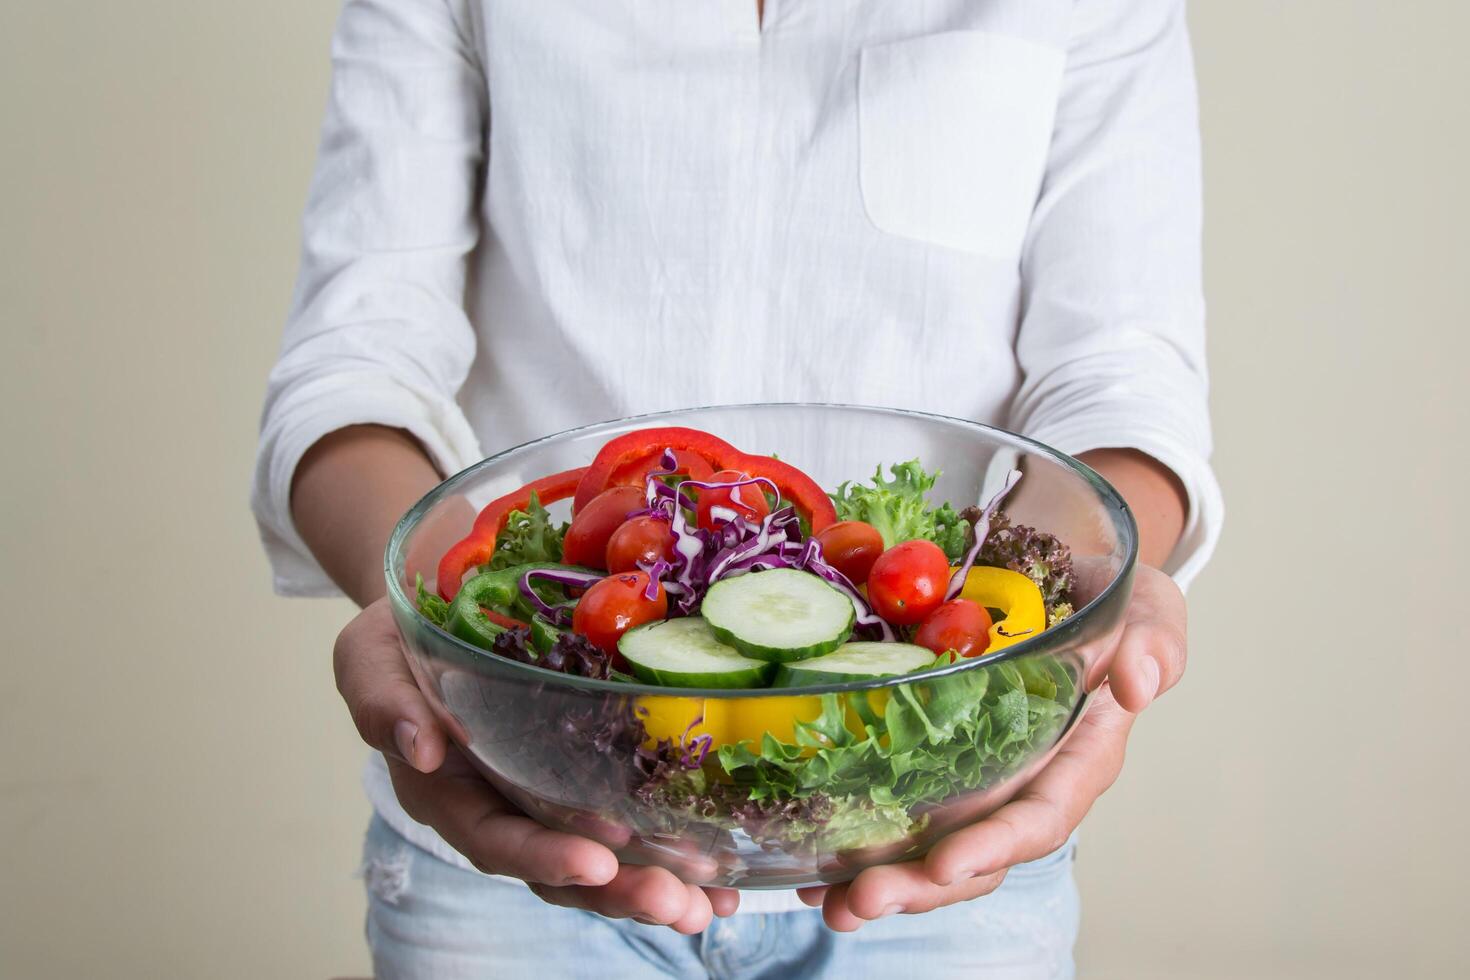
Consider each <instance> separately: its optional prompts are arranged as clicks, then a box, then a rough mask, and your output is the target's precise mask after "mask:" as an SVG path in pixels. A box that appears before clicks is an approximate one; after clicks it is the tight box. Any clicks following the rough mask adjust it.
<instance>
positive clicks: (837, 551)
mask: <svg viewBox="0 0 1470 980" xmlns="http://www.w3.org/2000/svg"><path fill="white" fill-rule="evenodd" d="M817 543H818V544H819V545H821V546H822V558H823V560H825V561H826V562H827V564H829V565H831V566H832V567H833V568H835V569H837V570H838V571H839V572H841V573H842V574H843V575H845V576H846V577H847V580H848V581H849V582H852V583H853V584H855V585H861V584H862V583H864V582H866V581H867V580H868V573H869V572H870V571H872V568H873V562H875V561H877V560H878V556H879V555H881V554H882V553H883V535H881V534H879V533H878V529H877V528H875V527H874V526H873V525H871V524H869V523H867V522H866V521H838V522H837V523H836V524H829V525H827V526H826V527H825V528H823V529H822V531H821V533H819V534H818V535H817Z"/></svg>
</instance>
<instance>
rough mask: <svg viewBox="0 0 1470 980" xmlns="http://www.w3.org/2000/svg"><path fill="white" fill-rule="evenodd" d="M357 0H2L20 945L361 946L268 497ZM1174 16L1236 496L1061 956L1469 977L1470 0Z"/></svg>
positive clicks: (227, 954) (169, 973)
mask: <svg viewBox="0 0 1470 980" xmlns="http://www.w3.org/2000/svg"><path fill="white" fill-rule="evenodd" d="M335 13H336V8H335V4H333V3H329V2H311V3H304V2H301V0H294V2H284V0H261V2H257V3H251V4H222V3H217V2H193V3H184V2H180V0H172V2H163V0H151V2H150V0H135V2H132V3H128V4H85V5H83V4H75V3H55V2H52V3H47V2H43V0H19V2H9V3H5V4H3V5H0V107H3V108H0V123H3V129H0V133H3V140H4V150H3V153H0V176H3V180H0V324H3V329H4V339H5V344H4V351H5V355H4V357H3V359H0V427H3V429H0V431H3V438H4V443H3V444H4V445H5V446H6V454H5V461H4V464H3V472H0V486H3V488H4V490H3V503H4V510H3V517H0V535H3V538H0V540H3V554H4V558H5V561H4V564H3V569H0V576H3V593H0V594H3V600H0V601H3V603H4V623H5V633H6V642H5V649H4V653H3V655H0V976H4V977H18V978H20V977H53V976H55V977H71V976H109V977H116V978H151V977H201V976H209V977H222V978H232V977H239V978H247V977H250V978H253V977H261V976H267V977H275V976H300V977H324V976H328V975H331V974H334V973H351V972H354V971H355V972H357V973H365V972H367V969H368V963H367V955H366V951H365V949H364V946H363V943H362V939H361V928H362V923H361V914H362V897H361V889H360V884H359V883H358V882H356V881H354V880H353V878H352V873H353V870H354V868H355V866H356V863H357V859H358V851H359V847H360V842H361V836H362V830H363V826H364V822H365V820H366V818H367V815H368V807H367V805H366V803H365V802H364V801H363V799H362V797H361V795H360V792H359V789H358V769H359V765H360V762H361V760H362V757H363V750H361V749H360V747H359V745H358V742H357V738H356V734H355V732H354V731H353V729H352V727H351V724H350V722H349V720H348V717H347V714H346V711H345V710H344V709H343V708H342V707H341V705H340V704H339V703H338V701H337V698H336V694H335V691H334V690H333V686H332V679H331V670H330V650H331V643H332V640H333V637H334V635H335V633H336V630H337V629H338V628H339V627H340V625H341V624H342V623H343V622H344V621H345V619H346V618H347V616H348V615H349V614H350V611H351V610H350V607H349V605H348V604H347V603H346V602H345V601H305V600H297V601H288V600H284V599H277V598H275V597H274V596H272V595H271V593H270V588H269V579H268V575H267V571H266V566H265V562H264V559H263V557H262V555H261V553H260V551H259V548H258V547H257V544H256V536H255V529H254V526H253V524H252V523H251V521H250V517H249V514H248V512H247V508H246V488H247V480H248V475H249V469H250V465H251V454H252V451H253V446H254V440H255V426H256V419H257V413H258V410H259V403H260V397H261V393H262V385H263V380H264V376H265V373H266V371H267V370H268V368H269V366H270V364H271V362H272V360H273V358H274V356H275V351H276V346H277V343H278V339H279V330H280V323H281V320H282V317H283V315H284V311H285V309H286V305H287V301H288V299H289V295H290V289H291V285H292V277H293V273H294V268H295V260H296V252H297V230H298V220H299V212H300V209H301V206H302V204H303V202H304V199H305V193H306V185H307V180H308V176H309V173H310V168H311V164H312V159H313V155H314V152H315V144H316V135H317V127H318V124H319V121H320V114H321V110H322V107H323V104H324V99H325V92H326V85H327V77H328V57H327V40H328V36H329V32H330V29H331V26H332V21H333V19H334V17H335ZM1191 19H1192V22H1193V25H1194V34H1195V47H1196V53H1197V59H1198V63H1199V70H1200V79H1201V90H1202V101H1203V114H1204V128H1205V134H1204V135H1205V147H1206V187H1207V201H1206V206H1207V212H1206V213H1207V243H1206V245H1207V256H1206V261H1207V277H1208V296H1209V301H1210V322H1211V339H1210V350H1211V355H1212V359H1213V361H1212V371H1213V377H1214V394H1213V404H1214V412H1215V426H1216V440H1217V454H1216V465H1217V469H1218V472H1219V474H1220V479H1221V481H1222V483H1223V485H1224V488H1225V494H1226V501H1227V506H1228V508H1229V517H1228V521H1227V526H1226V532H1225V537H1224V540H1223V543H1222V544H1221V546H1220V550H1219V552H1218V554H1217V556H1216V559H1215V561H1214V563H1213V565H1212V566H1211V567H1210V568H1209V569H1207V570H1206V572H1205V574H1204V575H1203V577H1202V578H1201V579H1200V581H1199V582H1198V584H1197V585H1196V587H1195V589H1194V591H1193V594H1192V597H1191V615H1192V651H1191V663H1190V668H1189V673H1188V675H1187V677H1186V679H1185V682H1184V684H1183V686H1182V687H1180V688H1179V689H1177V690H1176V691H1174V692H1172V693H1170V694H1169V695H1168V696H1167V697H1166V698H1164V699H1163V700H1162V701H1161V702H1160V703H1159V704H1157V705H1156V706H1155V707H1153V708H1151V709H1150V710H1149V712H1148V713H1147V714H1146V715H1145V717H1144V718H1143V719H1142V721H1141V722H1140V724H1139V726H1138V727H1137V728H1136V729H1135V734H1134V737H1133V740H1132V743H1131V749H1130V756H1129V762H1128V766H1127V768H1126V769H1125V771H1124V774H1123V777H1122V779H1121V780H1120V782H1119V783H1118V785H1117V786H1115V787H1114V789H1113V790H1112V791H1111V792H1110V793H1109V794H1108V795H1107V796H1105V797H1104V798H1103V800H1102V801H1101V802H1100V803H1099V805H1098V806H1097V808H1096V809H1095V810H1094V812H1093V814H1092V816H1091V817H1090V818H1089V820H1088V821H1087V823H1086V824H1085V825H1084V829H1083V838H1082V845H1081V853H1080V858H1079V863H1078V875H1079V879H1080V882H1081V886H1082V889H1083V899H1084V926H1083V937H1082V942H1081V946H1080V949H1079V956H1080V965H1081V974H1082V976H1084V977H1107V978H1120V980H1121V978H1150V977H1158V978H1165V977H1170V978H1175V977H1218V978H1227V977H1228V978H1234V977H1247V976H1249V977H1276V976H1279V977H1358V976H1361V977H1379V976H1422V977H1446V976H1453V975H1465V974H1466V972H1467V971H1470V952H1467V947H1466V944H1465V941H1464V936H1463V921H1464V917H1465V912H1466V909H1467V897H1466V889H1465V885H1464V880H1465V876H1466V874H1467V872H1470V860H1467V858H1470V855H1467V845H1466V842H1465V839H1466V835H1465V831H1464V826H1465V813H1466V812H1467V809H1470V790H1467V777H1466V771H1467V766H1466V764H1465V761H1464V759H1463V756H1462V753H1461V743H1460V742H1459V740H1458V737H1457V736H1459V734H1460V731H1461V729H1462V722H1461V713H1462V711H1463V709H1462V708H1461V705H1460V700H1461V699H1460V697H1459V691H1458V688H1459V685H1460V684H1462V683H1464V680H1465V677H1466V671H1465V669H1464V667H1463V663H1464V659H1465V656H1466V652H1467V651H1466V649H1465V642H1464V640H1465V630H1464V628H1463V626H1462V625H1460V624H1461V623H1463V621H1464V612H1463V610H1464V608H1465V606H1466V602H1465V600H1464V597H1463V595H1462V589H1463V585H1464V581H1465V576H1464V574H1463V571H1462V568H1461V562H1462V559H1461V556H1462V554H1463V553H1464V551H1465V544H1466V524H1465V520H1464V518H1463V516H1462V515H1463V510H1462V508H1461V507H1459V506H1456V505H1455V504H1454V501H1455V500H1457V499H1461V498H1463V496H1464V489H1463V488H1464V486H1465V484H1466V481H1467V479H1470V470H1467V467H1466V464H1465V462H1464V450H1465V443H1466V422H1467V416H1470V413H1467V407H1470V406H1467V397H1466V391H1465V388H1466V386H1467V380H1470V371H1467V367H1466V365H1467V356H1470V345H1467V341H1466V334H1467V330H1470V315H1467V314H1470V307H1467V303H1466V299H1465V296H1466V276H1467V273H1466V268H1467V265H1470V249H1467V244H1466V242H1467V236H1466V230H1465V229H1466V221H1467V218H1470V208H1467V203H1470V201H1467V197H1470V195H1467V191H1466V181H1467V177H1466V175H1467V174H1470V137H1467V134H1466V123H1467V114H1466V109H1465V94H1466V92H1467V91H1470V70H1467V69H1466V67H1465V60H1464V56H1463V51H1462V46H1463V38H1464V37H1465V36H1466V35H1467V33H1470V6H1467V5H1466V4H1464V3H1463V2H1459V0H1435V2H1430V0H1421V2H1419V3H1415V4H1388V3H1382V2H1376V0H1294V2H1291V3H1281V2H1279V0H1232V2H1229V3H1214V4H1203V3H1201V4H1197V5H1196V8H1195V9H1194V11H1193V13H1192V18H1191Z"/></svg>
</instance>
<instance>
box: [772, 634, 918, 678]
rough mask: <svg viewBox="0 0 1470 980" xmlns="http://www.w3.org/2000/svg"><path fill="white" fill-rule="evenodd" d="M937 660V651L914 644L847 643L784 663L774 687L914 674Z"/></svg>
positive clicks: (778, 672) (777, 674)
mask: <svg viewBox="0 0 1470 980" xmlns="http://www.w3.org/2000/svg"><path fill="white" fill-rule="evenodd" d="M933 663H934V652H933V651H932V650H926V649H924V648H923V647H921V646H915V645H914V644H912V643H873V642H858V643H844V644H842V646H840V647H838V648H837V649H836V650H834V651H832V652H831V653H828V654H825V655H823V656H820V657H812V658H811V659H809V660H801V661H798V662H796V663H789V664H782V665H781V669H780V670H779V671H777V673H776V680H775V681H774V683H773V684H772V685H771V686H772V687H806V686H812V685H817V684H840V683H842V682H844V681H870V680H873V679H874V678H877V677H891V676H893V675H894V674H910V673H913V672H914V671H916V670H923V669H924V668H925V667H928V666H930V665H932V664H933Z"/></svg>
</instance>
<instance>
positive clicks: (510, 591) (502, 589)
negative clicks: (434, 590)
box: [444, 562, 588, 649]
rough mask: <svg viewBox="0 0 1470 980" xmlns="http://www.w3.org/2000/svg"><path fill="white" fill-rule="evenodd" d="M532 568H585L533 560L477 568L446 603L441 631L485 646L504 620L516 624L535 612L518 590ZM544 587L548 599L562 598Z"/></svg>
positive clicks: (580, 571) (582, 571)
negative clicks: (493, 568)
mask: <svg viewBox="0 0 1470 980" xmlns="http://www.w3.org/2000/svg"><path fill="white" fill-rule="evenodd" d="M535 571H550V572H571V573H575V574H578V575H587V574H588V570H587V569H579V568H571V567H570V566H566V565H558V564H555V563H553V562H537V563H533V564H529V565H517V566H515V567H513V568H502V569H500V570H499V571H494V572H481V573H480V574H479V575H476V576H475V577H474V578H472V579H470V580H469V581H468V582H466V583H465V584H464V585H463V586H462V587H461V588H460V590H459V592H458V593H457V594H456V595H455V597H454V599H453V601H451V602H450V603H449V611H448V615H447V617H446V621H445V624H444V629H445V631H446V632H449V633H453V634H454V635H455V636H457V637H459V638H460V639H462V640H465V641H466V642H469V643H473V644H475V645H476V646H480V647H485V648H486V649H489V648H490V646H491V644H492V643H493V642H494V640H495V637H496V636H498V635H499V634H500V633H501V632H502V631H503V630H505V629H506V628H507V624H510V625H512V626H515V627H520V626H522V625H524V622H523V621H528V620H530V618H531V616H532V614H533V613H534V612H535V610H534V609H531V608H529V607H528V606H527V604H526V599H525V596H524V595H523V594H522V592H521V582H522V580H523V579H524V578H525V576H526V573H528V572H535ZM548 591H549V592H550V593H551V594H550V596H549V598H550V599H552V600H557V599H564V598H565V596H564V595H557V594H556V592H555V589H554V587H553V588H551V589H548ZM543 601H545V600H544V599H543ZM492 617H493V618H492Z"/></svg>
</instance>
